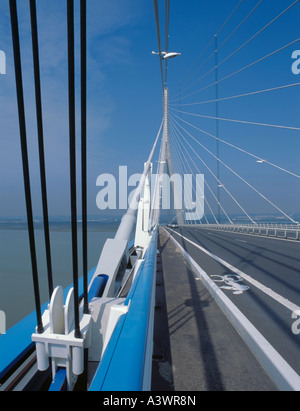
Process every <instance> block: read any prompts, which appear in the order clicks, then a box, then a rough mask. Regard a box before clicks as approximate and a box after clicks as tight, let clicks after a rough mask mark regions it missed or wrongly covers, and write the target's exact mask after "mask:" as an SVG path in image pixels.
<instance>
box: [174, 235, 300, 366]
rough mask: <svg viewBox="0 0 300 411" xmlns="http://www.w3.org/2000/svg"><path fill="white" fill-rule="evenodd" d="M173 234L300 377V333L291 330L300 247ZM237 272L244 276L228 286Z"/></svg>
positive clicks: (299, 294) (299, 289) (299, 291)
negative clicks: (217, 258)
mask: <svg viewBox="0 0 300 411" xmlns="http://www.w3.org/2000/svg"><path fill="white" fill-rule="evenodd" d="M172 234H173V235H174V238H175V239H176V240H177V241H178V242H179V243H180V244H181V245H182V246H183V247H184V248H185V249H186V251H187V252H188V253H189V254H190V255H191V257H192V258H193V259H194V260H195V261H196V262H197V263H198V264H199V265H200V266H201V268H202V269H203V270H204V271H205V272H206V273H207V274H208V275H209V276H210V277H211V278H212V279H213V280H214V281H218V282H217V284H218V285H219V287H222V290H223V291H224V293H225V294H226V295H227V296H228V297H229V298H230V299H231V300H232V301H233V303H234V304H235V305H236V306H237V307H238V308H239V309H240V310H241V311H242V313H243V314H244V315H246V317H247V318H248V319H249V320H250V321H251V322H252V323H253V324H254V326H255V327H256V328H257V329H258V330H259V331H260V332H261V333H262V334H263V335H264V337H265V338H266V339H267V340H268V341H269V342H270V343H271V344H272V345H273V347H274V348H275V349H276V350H277V351H278V352H279V353H280V354H281V355H282V357H283V358H284V359H285V360H286V361H287V362H288V363H289V364H290V365H291V366H292V367H293V368H294V369H295V371H297V373H298V374H300V334H298V335H297V334H294V333H293V332H292V326H293V324H294V326H295V321H296V319H295V318H292V313H293V310H294V309H295V308H297V307H300V252H299V251H300V243H299V242H295V241H288V240H281V239H274V238H267V237H258V236H251V235H242V234H238V233H232V232H223V231H218V230H210V229H201V228H194V227H191V228H189V227H183V228H178V229H176V230H173V231H172ZM196 245H198V247H197V246H196ZM199 247H200V248H201V247H202V248H201V249H199ZM206 250H207V251H208V252H210V253H212V254H214V255H215V256H218V257H219V258H221V259H222V260H223V261H224V262H226V263H227V264H224V263H223V262H222V261H217V260H216V259H214V258H213V257H212V256H211V255H209V253H207V252H204V251H206ZM228 264H229V265H230V266H228ZM231 266H232V269H231ZM228 267H230V268H228ZM236 270H240V271H241V272H242V273H244V274H245V277H244V278H240V279H241V280H242V281H240V282H238V283H235V282H232V281H231V282H230V280H233V281H237V280H238V279H239V278H238V277H237V275H238V274H237V273H238V271H236ZM226 275H227V277H225V276H226ZM247 276H249V281H247V280H246V279H245V278H248V277H247ZM226 279H227V282H225V280H226ZM298 328H300V327H298ZM296 330H297V327H296Z"/></svg>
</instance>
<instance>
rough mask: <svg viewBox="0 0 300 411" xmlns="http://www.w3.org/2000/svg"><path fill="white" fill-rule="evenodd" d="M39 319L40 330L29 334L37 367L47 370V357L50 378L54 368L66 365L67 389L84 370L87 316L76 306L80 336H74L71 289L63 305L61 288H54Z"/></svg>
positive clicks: (87, 337) (87, 338) (89, 328)
mask: <svg viewBox="0 0 300 411" xmlns="http://www.w3.org/2000/svg"><path fill="white" fill-rule="evenodd" d="M42 320H43V325H44V332H43V333H42V334H38V333H35V334H32V341H33V342H35V343H36V352H37V364H38V369H39V370H40V371H45V370H47V369H48V367H49V359H50V360H51V366H52V377H53V379H54V377H55V374H56V372H57V369H58V368H60V367H61V368H66V374H67V386H68V390H69V391H71V390H72V389H73V388H74V386H75V383H76V381H77V378H78V376H79V375H80V374H82V373H83V371H84V349H85V348H88V347H89V346H90V345H91V332H90V330H91V315H89V314H84V313H83V309H82V308H81V307H80V331H81V338H75V331H74V289H73V288H72V289H71V290H70V291H69V293H68V296H67V299H66V303H65V305H64V298H63V288H62V287H57V288H56V289H55V290H54V292H53V294H52V298H51V301H50V304H49V306H48V309H47V310H45V312H44V314H43V319H42Z"/></svg>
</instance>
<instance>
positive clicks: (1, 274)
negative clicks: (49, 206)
mask: <svg viewBox="0 0 300 411" xmlns="http://www.w3.org/2000/svg"><path fill="white" fill-rule="evenodd" d="M117 228H118V224H117V223H105V224H101V223H99V222H98V223H93V222H92V223H89V224H88V267H89V269H92V268H94V267H95V266H96V265H97V264H98V261H99V258H100V254H101V250H102V248H103V245H104V243H105V241H106V240H107V239H108V238H114V235H115V233H116V231H117ZM81 235H82V231H81V229H80V225H79V229H78V249H79V257H78V262H79V276H81V275H82V251H81V250H82V241H81ZM50 240H51V256H52V265H53V281H54V287H56V286H57V285H61V286H63V287H67V286H68V285H70V284H71V283H72V282H73V280H72V278H73V277H72V242H71V229H70V224H68V223H66V222H63V221H59V222H55V223H52V224H51V226H50ZM35 242H36V250H37V262H38V276H39V286H40V295H41V303H42V304H43V303H45V302H47V301H48V300H49V291H48V280H47V265H46V253H45V240H44V231H43V228H42V225H41V224H40V223H38V224H35ZM34 304H35V303H34V292H33V281H32V268H31V259H30V250H29V240H28V231H27V226H26V223H24V222H18V221H1V223H0V310H1V311H3V312H4V313H5V315H6V328H7V329H9V328H11V327H12V326H13V325H15V324H16V323H17V322H18V321H20V320H21V319H23V318H24V317H25V316H26V315H28V314H30V313H31V312H33V311H34V310H35V305H34Z"/></svg>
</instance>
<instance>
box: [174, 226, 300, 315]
mask: <svg viewBox="0 0 300 411" xmlns="http://www.w3.org/2000/svg"><path fill="white" fill-rule="evenodd" d="M171 231H173V230H171ZM173 233H175V234H177V235H178V236H180V237H182V238H183V239H184V240H185V241H187V242H189V243H191V244H192V245H193V246H195V247H197V248H198V249H199V250H201V251H203V252H204V253H205V254H207V255H208V256H210V257H212V258H213V259H214V260H216V261H218V262H219V263H221V264H222V265H224V266H225V267H227V268H229V269H230V270H231V271H233V272H234V273H236V274H238V275H240V276H241V277H242V278H244V280H246V281H248V283H250V284H252V285H254V287H256V288H258V289H259V290H260V291H263V292H264V293H265V294H267V295H268V296H269V297H271V298H273V299H274V300H275V301H277V302H278V303H279V304H281V305H283V306H284V307H286V308H288V309H289V310H291V311H292V312H294V311H298V310H300V307H299V306H297V305H296V304H294V303H292V302H291V301H289V300H288V299H286V298H284V297H283V296H282V295H280V294H278V293H276V292H275V291H273V290H272V289H271V288H268V287H266V286H265V285H263V284H261V283H260V282H259V281H256V280H255V279H254V278H252V277H250V276H249V275H248V274H245V273H244V272H243V271H241V270H239V269H238V268H236V267H234V266H233V265H231V264H229V263H227V261H225V260H222V258H220V257H217V256H216V255H215V254H213V253H211V252H210V251H208V250H206V249H205V248H203V247H201V246H200V245H199V244H197V243H195V242H193V241H191V240H189V239H188V238H186V237H184V236H183V235H182V234H179V233H177V232H176V231H173Z"/></svg>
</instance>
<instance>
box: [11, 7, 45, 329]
mask: <svg viewBox="0 0 300 411" xmlns="http://www.w3.org/2000/svg"><path fill="white" fill-rule="evenodd" d="M9 6H10V18H11V30H12V39H13V52H14V61H15V77H16V88H17V100H18V113H19V127H20V141H21V149H22V163H23V178H24V188H25V200H26V211H27V224H28V234H29V244H30V255H31V264H32V278H33V287H34V298H35V308H36V316H37V332H38V333H39V334H41V333H43V331H44V328H43V322H42V313H41V301H40V292H39V280H38V269H37V258H36V248H35V235H34V225H33V212H32V199H31V188H30V176H29V162H28V149H27V136H26V121H25V108H24V92H23V79H22V65H21V54H20V38H19V27H18V15H17V5H16V0H9Z"/></svg>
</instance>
